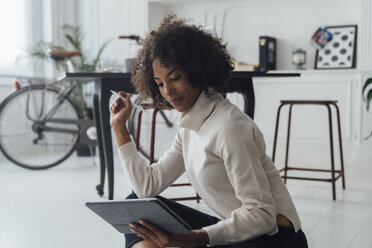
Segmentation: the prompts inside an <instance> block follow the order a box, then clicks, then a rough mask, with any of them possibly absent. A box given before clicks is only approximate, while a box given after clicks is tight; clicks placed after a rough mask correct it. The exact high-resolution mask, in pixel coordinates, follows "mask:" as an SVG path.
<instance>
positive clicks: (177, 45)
mask: <svg viewBox="0 0 372 248" xmlns="http://www.w3.org/2000/svg"><path fill="white" fill-rule="evenodd" d="M232 70H233V64H232V62H231V57H230V55H229V54H228V53H227V51H226V47H225V46H224V45H222V44H221V43H220V41H219V40H218V39H215V38H213V37H212V36H211V35H209V34H207V33H206V32H204V31H203V30H202V29H201V28H200V27H196V26H193V25H188V24H186V22H185V20H182V19H177V17H176V16H175V15H170V16H167V17H166V18H164V20H163V22H162V23H161V25H160V26H159V28H158V29H157V30H155V31H152V32H151V33H150V34H149V35H148V36H147V37H146V38H145V40H144V41H143V47H142V48H141V50H140V51H139V52H138V55H137V57H136V58H135V61H134V63H133V65H132V82H133V85H134V86H135V88H136V90H137V92H138V94H139V95H140V96H142V97H144V98H151V99H152V100H153V101H154V103H155V104H169V105H171V106H172V107H173V108H174V109H175V110H177V111H179V112H180V113H181V117H180V119H179V121H178V124H179V126H180V130H179V132H178V134H177V135H176V137H175V139H174V141H173V144H172V146H171V147H170V149H169V150H168V151H167V152H166V153H165V154H164V155H163V156H162V157H161V159H159V161H158V162H157V163H154V164H152V166H151V167H149V166H148V165H147V161H146V160H144V159H143V158H142V157H141V156H140V154H139V152H138V151H137V150H136V148H135V145H134V144H133V142H132V141H131V139H130V136H129V132H128V130H127V128H126V125H125V123H126V121H127V120H128V118H129V116H130V113H131V107H132V106H131V102H130V98H129V96H128V95H126V94H125V93H123V92H121V94H122V96H124V97H125V98H126V101H125V102H124V101H122V100H120V99H118V100H116V101H115V102H114V104H113V105H112V106H111V119H110V124H111V127H112V129H113V130H114V132H115V135H116V138H117V142H118V146H119V148H118V153H119V156H120V159H121V162H122V164H123V167H124V169H125V172H126V174H127V175H128V176H129V177H130V180H131V184H132V187H133V191H134V192H135V194H132V195H130V196H129V198H135V197H137V196H138V197H139V198H144V197H155V196H157V195H158V194H160V193H161V192H162V191H163V190H165V189H166V188H167V187H169V186H170V185H171V184H172V183H173V182H174V181H175V180H176V179H177V178H178V177H179V176H181V175H182V174H183V173H184V172H185V173H186V175H187V177H188V179H189V181H190V183H191V184H192V186H193V187H194V189H195V191H196V192H197V193H198V194H199V195H200V196H201V198H202V199H203V200H204V201H205V203H206V204H207V205H208V206H209V207H210V208H211V209H213V210H214V211H215V212H216V213H218V214H219V215H220V216H221V217H222V220H221V219H219V218H216V217H213V216H209V215H207V214H204V213H201V212H199V211H197V210H194V209H191V208H188V207H186V206H183V205H181V204H179V203H175V202H172V201H170V200H167V199H164V198H161V199H162V200H163V201H164V202H165V203H166V204H167V205H168V206H169V207H170V208H172V209H173V210H174V211H175V212H176V213H177V214H179V215H180V216H181V217H182V218H183V219H185V220H186V221H187V222H188V223H189V224H190V225H191V226H192V227H193V228H194V229H193V230H191V231H190V233H189V234H187V235H176V234H171V233H168V232H166V231H164V230H162V229H160V228H159V227H157V226H156V225H154V224H152V223H149V222H146V221H144V220H140V224H135V223H132V224H131V225H130V226H131V230H132V231H133V232H134V233H136V234H137V235H136V234H133V235H126V246H127V247H175V246H181V247H205V246H206V245H209V246H221V247H307V242H306V238H305V235H304V233H303V232H302V231H301V223H300V220H299V217H298V215H297V212H296V209H295V207H294V204H293V202H292V199H291V197H290V195H289V193H288V191H287V189H286V187H285V185H284V183H283V182H282V180H281V177H280V175H279V173H278V171H277V170H276V168H275V167H274V165H273V163H272V161H271V159H270V158H269V157H268V156H267V155H266V154H265V143H264V140H263V136H262V134H261V132H260V131H259V129H258V128H257V126H256V125H255V123H254V122H253V121H252V120H251V119H250V118H249V117H248V116H247V115H246V114H244V113H243V112H241V111H240V110H239V109H238V108H237V107H236V106H235V105H233V104H231V103H230V102H229V101H228V100H226V99H224V98H223V97H222V96H221V95H220V94H219V93H217V92H216V90H219V89H223V88H224V87H225V85H226V83H228V81H229V79H230V73H231V71H232Z"/></svg>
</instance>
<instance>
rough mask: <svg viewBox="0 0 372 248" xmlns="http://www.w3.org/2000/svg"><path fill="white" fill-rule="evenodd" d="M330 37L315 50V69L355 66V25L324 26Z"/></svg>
mask: <svg viewBox="0 0 372 248" xmlns="http://www.w3.org/2000/svg"><path fill="white" fill-rule="evenodd" d="M325 30H326V31H327V32H330V33H331V34H332V39H331V40H330V41H328V42H327V43H326V44H325V45H324V47H323V48H321V49H317V50H316V57H315V69H348V68H354V67H355V57H356V43H357V26H356V25H346V26H329V27H325Z"/></svg>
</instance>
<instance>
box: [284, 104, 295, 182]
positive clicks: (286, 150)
mask: <svg viewBox="0 0 372 248" xmlns="http://www.w3.org/2000/svg"><path fill="white" fill-rule="evenodd" d="M292 107H293V105H292V104H291V105H289V113H288V129H287V145H286V149H285V162H284V183H287V172H288V155H289V139H290V137H291V119H292Z"/></svg>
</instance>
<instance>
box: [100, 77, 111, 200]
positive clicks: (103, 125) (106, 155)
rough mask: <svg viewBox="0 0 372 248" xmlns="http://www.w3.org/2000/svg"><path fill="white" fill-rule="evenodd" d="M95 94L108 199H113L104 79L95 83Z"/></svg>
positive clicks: (109, 136)
mask: <svg viewBox="0 0 372 248" xmlns="http://www.w3.org/2000/svg"><path fill="white" fill-rule="evenodd" d="M96 93H98V98H99V111H100V113H101V115H100V116H101V118H100V122H101V130H102V133H101V137H102V138H103V139H102V140H103V151H104V159H105V165H106V169H107V182H108V199H109V200H112V199H113V198H114V159H113V152H112V138H111V127H110V110H109V100H110V96H111V93H110V85H109V84H108V83H107V82H105V80H104V79H102V80H101V83H96Z"/></svg>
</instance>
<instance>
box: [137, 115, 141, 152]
mask: <svg viewBox="0 0 372 248" xmlns="http://www.w3.org/2000/svg"><path fill="white" fill-rule="evenodd" d="M141 121H142V111H140V112H139V113H138V123H137V132H136V148H137V151H139V144H140V138H141Z"/></svg>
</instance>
